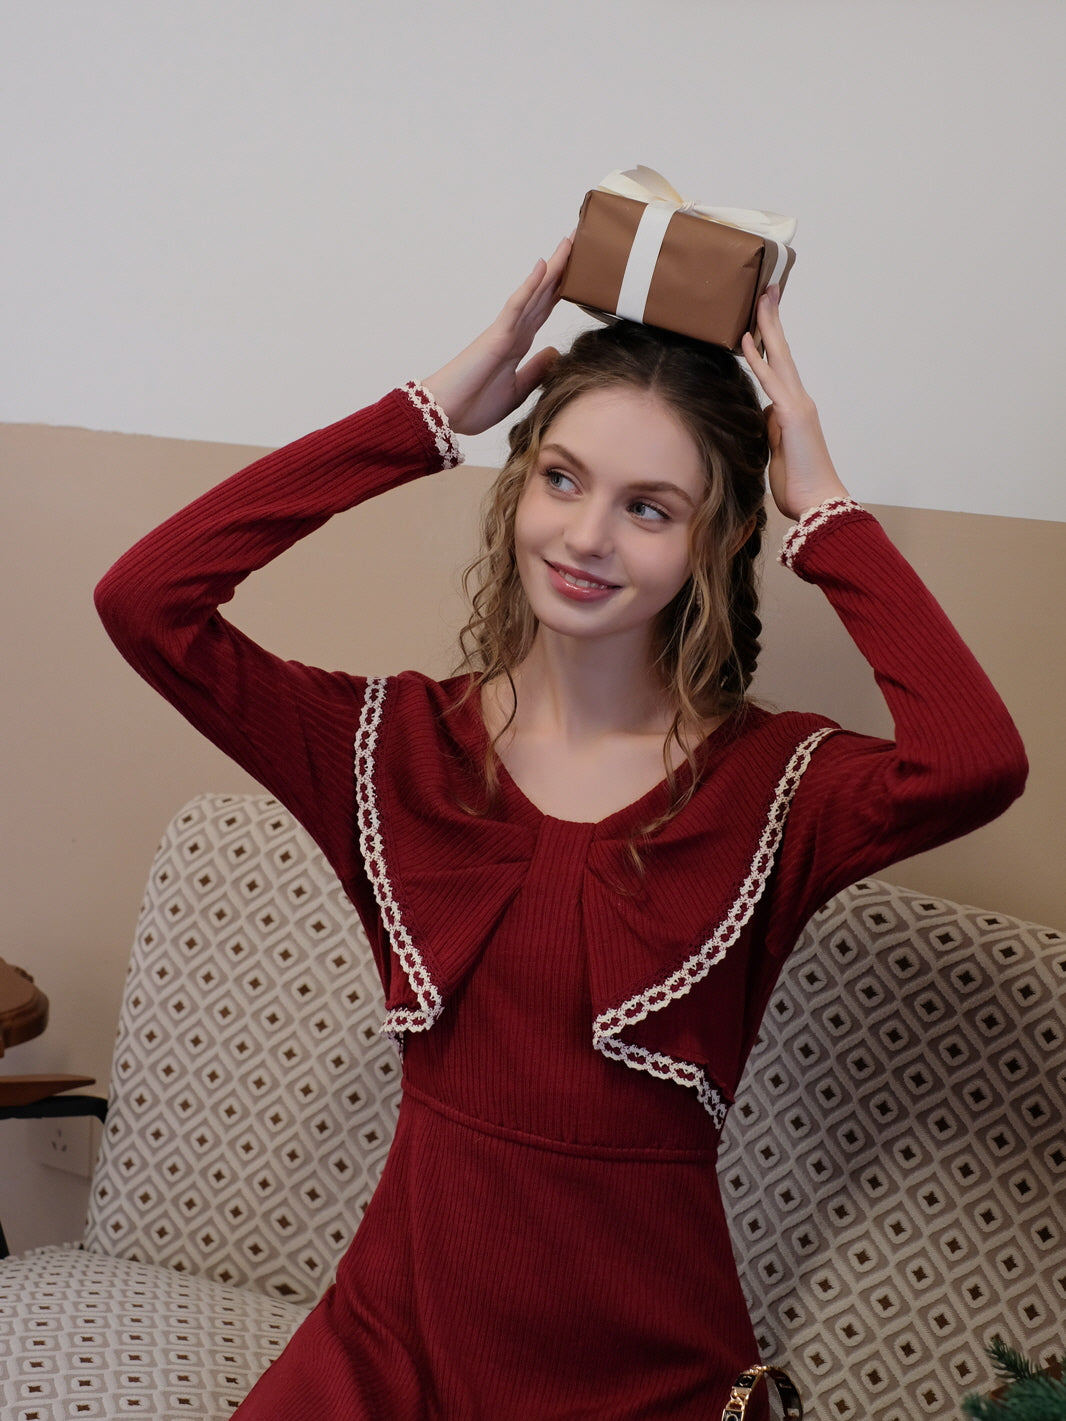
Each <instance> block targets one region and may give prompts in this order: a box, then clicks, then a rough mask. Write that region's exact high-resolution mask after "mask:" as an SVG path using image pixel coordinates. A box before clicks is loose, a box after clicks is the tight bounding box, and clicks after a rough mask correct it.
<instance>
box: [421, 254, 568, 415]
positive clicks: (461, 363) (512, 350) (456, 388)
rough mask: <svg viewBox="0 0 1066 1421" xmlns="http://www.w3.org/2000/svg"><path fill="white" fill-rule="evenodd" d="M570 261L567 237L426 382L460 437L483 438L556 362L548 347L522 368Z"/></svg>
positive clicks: (550, 347) (555, 352) (424, 384)
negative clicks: (488, 322)
mask: <svg viewBox="0 0 1066 1421" xmlns="http://www.w3.org/2000/svg"><path fill="white" fill-rule="evenodd" d="M569 259H570V238H569V237H564V238H563V240H562V241H561V242H560V243H559V245H558V246H557V247H556V249H555V251H554V252H553V253H552V255H551V256H550V257H549V258H548V260H547V261H543V260H541V261H538V262H537V264H536V266H535V267H534V268H533V270H532V271H531V272H530V274H529V275H528V276H527V277H526V279H525V281H523V283H522V285H521V286H520V287H519V288H518V290H517V291H516V292H515V293H514V295H513V296H511V297H510V298H509V299H508V301H507V304H506V305H505V306H504V308H503V310H502V311H501V312H500V314H499V315H498V316H497V317H496V319H495V320H494V321H493V323H492V325H491V326H489V328H488V329H487V330H485V331H482V333H481V334H480V335H479V336H478V337H477V339H476V340H474V341H472V342H471V344H470V345H468V346H467V347H466V349H465V350H463V351H460V353H459V354H458V355H457V356H456V357H455V358H454V359H453V360H449V362H448V364H447V365H444V366H442V367H441V368H440V370H438V371H437V372H436V374H435V375H430V376H429V377H428V379H425V380H423V381H422V384H423V386H424V387H425V388H426V389H427V390H428V391H429V393H430V394H431V395H432V396H433V398H434V399H435V400H436V401H437V403H438V404H439V405H440V407H441V409H442V410H443V411H444V413H445V414H446V415H447V416H448V421H449V423H450V424H451V427H452V429H453V430H455V432H456V433H457V434H480V433H481V432H482V431H483V430H486V429H491V428H492V426H493V425H494V424H498V423H499V422H500V420H501V419H506V418H507V416H508V415H509V414H511V413H512V412H513V411H514V410H516V409H517V408H518V406H519V405H520V404H522V402H523V401H524V400H525V399H526V398H527V396H528V395H530V394H531V393H532V392H533V391H534V390H535V389H536V388H537V386H538V385H539V384H540V383H541V381H542V380H543V379H544V377H545V376H546V375H547V373H548V371H549V370H550V369H551V367H552V365H553V364H554V363H555V361H556V359H557V358H558V355H559V352H558V351H557V350H556V349H555V348H554V347H553V346H547V347H546V348H545V349H544V350H540V351H538V352H537V354H536V355H534V356H531V357H530V359H529V360H527V361H526V363H525V364H524V365H520V364H519V362H520V361H522V360H523V359H525V356H526V355H527V353H528V351H529V347H530V346H531V345H532V344H533V338H534V337H535V336H536V334H537V332H538V331H539V330H540V328H541V326H542V325H543V324H544V322H545V321H546V320H547V319H548V316H549V314H550V313H551V310H552V307H553V306H554V305H555V303H556V301H557V300H558V299H559V283H560V282H561V281H562V277H563V272H564V271H565V269H566V263H567V262H568V260H569Z"/></svg>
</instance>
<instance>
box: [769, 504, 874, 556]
mask: <svg viewBox="0 0 1066 1421" xmlns="http://www.w3.org/2000/svg"><path fill="white" fill-rule="evenodd" d="M862 511H863V508H862V505H861V504H859V503H856V502H855V500H854V499H852V498H830V499H828V500H827V501H826V502H825V503H822V504H819V505H818V507H817V508H808V509H807V512H806V513H805V514H804V515H803V517H802V518H801V519H800V520H799V522H798V523H797V524H796V525H795V527H793V528H790V529H789V530H788V532H787V533H786V535H785V541H784V542H783V543H782V544H781V553H780V556H779V558H778V561H779V562H782V563H784V565H785V567H787V568H792V567H794V566H795V562H796V558H797V557H798V556H799V554H800V552H801V550H802V548H803V545H804V543H806V541H807V539H808V538H809V537H810V535H811V534H812V533H813V532H815V531H816V530H817V529H818V528H824V527H825V525H826V524H827V523H829V522H831V521H832V520H833V519H834V518H838V517H839V516H840V515H841V514H842V513H862Z"/></svg>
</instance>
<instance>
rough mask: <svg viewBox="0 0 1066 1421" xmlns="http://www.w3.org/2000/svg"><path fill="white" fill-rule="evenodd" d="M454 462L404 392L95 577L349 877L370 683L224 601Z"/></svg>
mask: <svg viewBox="0 0 1066 1421" xmlns="http://www.w3.org/2000/svg"><path fill="white" fill-rule="evenodd" d="M457 462H458V454H457V453H456V451H455V449H454V445H453V444H452V442H451V437H450V433H449V432H448V430H447V427H446V425H445V424H444V422H443V420H442V419H441V418H440V417H439V414H438V412H437V411H436V410H435V409H434V408H433V407H432V406H430V405H429V403H428V402H427V401H426V399H425V397H424V395H423V394H422V392H420V391H419V390H418V388H417V387H408V389H407V390H405V391H393V392H392V393H391V394H389V395H387V396H385V398H384V399H382V400H380V401H379V402H378V403H377V404H376V405H373V406H371V407H369V408H368V409H365V410H362V411H360V412H358V413H356V414H353V415H350V416H349V417H347V418H346V419H343V420H341V421H340V422H338V423H337V424H334V425H331V426H329V427H328V428H326V429H323V430H320V431H318V432H317V433H314V434H310V435H308V436H307V437H306V438H304V439H300V440H298V441H297V442H296V443H294V444H290V445H288V446H287V447H285V448H284V449H280V450H277V451H276V452H275V453H272V454H269V455H267V456H266V457H265V458H263V459H260V460H258V461H257V462H256V463H254V464H252V465H250V466H249V467H248V468H247V469H244V470H242V471H241V472H240V473H237V474H235V475H233V477H232V478H230V479H228V480H226V481H225V482H224V483H222V484H220V485H219V486H218V487H217V488H214V489H212V490H210V491H209V492H208V493H206V494H204V495H203V496H202V497H201V498H199V499H197V500H196V501H195V502H194V503H192V504H190V505H189V506H188V507H187V508H185V509H183V510H182V511H181V512H180V513H177V514H175V515H174V517H172V518H170V519H168V521H167V522H165V523H164V524H162V525H161V526H160V527H159V528H157V529H156V530H155V531H154V532H152V533H150V534H149V535H148V536H147V537H146V538H144V539H142V540H141V542H139V543H138V544H137V545H136V546H135V547H133V548H132V549H131V550H130V551H129V552H128V553H126V554H125V555H124V556H123V557H122V558H121V559H120V560H119V561H118V562H117V563H116V564H115V565H114V567H112V568H111V570H110V571H109V572H108V573H107V574H106V576H105V577H104V578H103V580H102V581H101V582H100V584H99V586H98V588H97V590H96V604H97V608H98V610H99V613H100V616H101V618H102V620H103V622H104V625H105V627H106V628H107V631H108V633H109V634H110V636H111V637H112V639H113V640H114V642H115V644H116V645H117V646H118V648H119V650H120V651H121V652H122V654H123V656H125V658H126V659H127V660H128V661H129V663H130V664H131V665H132V666H133V668H134V669H135V670H136V671H137V672H138V673H139V674H140V675H141V676H143V677H144V678H145V680H146V681H148V682H149V684H150V685H152V686H153V687H155V689H156V690H158V691H159V692H160V693H161V694H162V695H163V696H165V697H166V699H167V700H168V701H170V702H171V703H172V704H173V705H174V706H175V707H176V708H177V709H178V710H179V711H180V712H181V713H182V714H183V715H184V716H185V717H186V718H187V719H188V720H189V721H190V722H191V723H192V724H193V725H195V726H196V728H197V729H198V730H200V731H201V732H202V733H203V734H204V735H206V736H207V737H208V738H209V739H210V740H212V741H213V742H214V744H216V745H217V746H219V748H220V749H222V750H223V751H224V752H225V753H226V754H228V755H230V756H231V757H232V758H233V759H234V760H236V761H237V763H238V764H240V765H241V766H242V767H243V768H244V769H246V770H247V771H248V772H249V773H250V774H251V775H253V776H254V777H255V778H256V779H257V780H258V781H259V782H260V783H261V784H263V785H264V786H265V787H266V788H267V789H268V790H269V791H270V792H271V793H272V794H275V795H276V796H277V797H278V798H279V799H280V800H281V801H282V802H283V803H285V804H286V805H287V806H288V807H289V808H290V809H291V810H292V811H293V813H294V814H295V815H296V817H297V818H298V819H300V821H301V822H302V823H303V824H304V825H305V826H306V827H307V828H308V830H309V831H310V832H311V834H312V835H313V836H314V837H315V838H316V839H317V840H318V842H319V843H320V844H321V846H322V847H323V849H324V850H325V852H326V853H327V856H328V857H329V858H330V859H331V861H332V862H333V864H334V867H335V868H336V869H337V871H338V873H339V874H340V876H341V878H342V879H344V880H347V878H348V877H349V876H350V875H351V873H352V871H353V869H354V862H353V861H352V855H353V852H354V850H353V846H352V843H351V826H352V824H353V823H354V815H353V796H354V790H353V784H352V780H353V774H352V756H353V752H352V743H353V740H354V736H355V730H356V725H357V722H358V716H359V711H360V707H361V704H362V697H363V693H364V688H365V683H364V682H363V681H362V680H361V679H360V678H358V677H354V676H348V675H344V674H339V673H327V672H325V671H321V670H318V669H316V668H313V667H309V666H304V665H302V664H300V663H298V662H292V661H283V660H281V659H280V658H278V657H276V656H274V655H272V654H271V653H270V652H268V651H266V650H264V649H263V648H262V647H260V646H258V645H257V644H256V643H255V642H254V641H252V640H251V639H250V638H248V637H247V636H245V635H244V634H243V633H242V632H240V631H239V630H238V629H237V628H236V627H234V626H232V625H231V624H230V623H229V622H228V621H226V619H225V618H224V617H223V616H222V615H221V614H220V612H219V607H220V606H221V605H222V604H224V603H225V602H227V601H229V600H230V598H232V596H233V594H234V591H235V589H236V587H237V585H238V584H239V583H240V582H241V581H242V580H243V579H244V578H245V577H247V576H248V575H249V574H251V573H252V572H254V571H256V570H257V569H258V568H261V567H263V566H264V565H265V564H266V563H268V562H269V561H271V559H273V558H275V557H277V556H278V555H279V554H280V553H282V552H283V551H284V550H285V549H286V548H288V547H290V546H291V545H292V544H293V543H295V542H296V541H297V540H298V539H300V538H303V537H305V536H306V535H307V534H308V533H311V532H312V531H314V530H315V529H316V528H318V527H320V526H321V525H322V524H323V523H324V522H326V520H327V519H329V518H330V517H332V516H333V515H334V514H336V513H340V512H342V511H344V510H345V509H348V508H351V507H354V506H355V505H356V504H358V503H361V502H363V501H364V500H365V499H368V498H371V497H373V496H374V495H375V494H377V493H380V492H382V491H384V490H385V489H388V488H392V487H395V486H397V485H399V484H402V483H406V482H408V481H410V480H411V479H413V478H417V477H419V476H421V475H423V474H428V473H431V472H435V471H436V470H438V469H440V468H442V467H450V466H451V465H453V464H455V463H457Z"/></svg>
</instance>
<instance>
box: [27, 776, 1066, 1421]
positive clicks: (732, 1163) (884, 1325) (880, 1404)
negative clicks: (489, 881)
mask: <svg viewBox="0 0 1066 1421" xmlns="http://www.w3.org/2000/svg"><path fill="white" fill-rule="evenodd" d="M1064 1003H1066V934H1063V933H1059V932H1055V931H1053V930H1051V929H1048V928H1041V927H1037V926H1034V925H1031V924H1025V923H1021V922H1018V921H1016V920H1014V919H1010V918H1006V917H1003V916H1001V915H997V914H993V913H989V912H982V911H979V910H977V909H971V908H959V907H958V906H956V905H955V904H952V903H946V902H942V901H940V900H937V899H934V898H929V897H923V896H921V895H919V894H915V893H912V892H909V891H908V890H905V889H899V888H893V887H890V886H889V885H887V884H884V883H880V882H876V881H873V880H871V881H867V882H862V883H858V884H855V885H854V886H853V887H852V888H850V889H848V890H846V891H845V892H844V893H842V894H841V895H839V897H837V898H835V899H834V900H833V901H832V902H831V903H830V904H828V905H827V906H826V908H824V909H823V910H822V911H821V912H820V913H818V914H817V915H816V916H815V918H814V919H812V921H811V923H810V924H809V925H808V927H807V929H806V931H805V933H804V935H803V938H802V940H801V942H800V944H799V946H798V948H797V950H796V952H795V954H794V955H793V957H792V958H791V960H790V962H789V964H788V965H787V968H786V971H785V973H784V975H783V977H782V979H781V982H780V984H779V986H778V988H777V990H776V992H775V994H774V996H773V999H772V1001H771V1004H770V1007H769V1009H768V1012H767V1016H766V1021H765V1024H764V1029H763V1033H762V1036H761V1038H760V1041H759V1043H758V1044H757V1046H756V1048H755V1051H754V1053H753V1055H752V1058H751V1061H750V1063H749V1067H748V1070H747V1072H746V1075H745V1080H744V1084H743V1087H742V1090H741V1093H740V1096H739V1098H738V1101H737V1103H736V1105H735V1106H734V1108H733V1110H732V1112H731V1113H730V1117H729V1119H728V1122H727V1125H726V1133H725V1139H724V1142H723V1148H722V1156H721V1160H720V1173H721V1177H722V1188H723V1195H724V1198H725V1203H726V1209H727V1212H728V1214H729V1216H730V1223H731V1228H732V1230H733V1236H734V1240H735V1244H736V1250H737V1254H738V1257H739V1259H740V1262H741V1272H742V1277H743V1280H744V1284H745V1289H746V1291H747V1294H748V1297H749V1301H750V1304H751V1307H752V1313H753V1317H754V1320H755V1325H756V1332H757V1335H758V1336H759V1341H760V1347H761V1348H762V1351H763V1355H764V1359H765V1360H767V1361H775V1362H779V1363H781V1364H782V1365H784V1366H785V1367H786V1368H787V1369H788V1371H789V1372H790V1373H791V1374H792V1375H793V1376H794V1377H795V1379H796V1381H797V1383H798V1385H799V1388H800V1391H801V1394H802V1396H803V1400H804V1403H805V1406H806V1407H807V1413H808V1414H809V1415H811V1416H814V1417H819V1416H824V1417H826V1418H830V1417H831V1418H834V1421H860V1419H861V1421H921V1418H931V1421H949V1418H955V1417H956V1416H957V1415H958V1414H959V1400H960V1398H961V1397H962V1395H963V1394H964V1393H965V1392H967V1391H970V1390H975V1389H982V1388H983V1387H984V1386H985V1385H986V1384H987V1383H988V1381H989V1369H988V1365H987V1363H986V1361H985V1359H984V1357H983V1352H982V1349H983V1344H984V1343H985V1341H987V1339H988V1338H989V1337H991V1336H992V1335H993V1334H994V1333H997V1332H998V1333H1001V1334H1002V1335H1003V1336H1005V1337H1007V1338H1008V1339H1009V1340H1011V1341H1012V1342H1014V1343H1015V1344H1016V1345H1017V1346H1019V1347H1020V1348H1021V1349H1022V1350H1023V1351H1026V1352H1027V1353H1028V1354H1029V1355H1030V1356H1033V1357H1037V1358H1041V1357H1046V1356H1049V1355H1050V1354H1051V1353H1053V1352H1055V1351H1056V1350H1058V1351H1061V1350H1062V1348H1063V1346H1064V1342H1063V1334H1062V1322H1061V1319H1062V1317H1063V1316H1066V1125H1064V1121H1066V1007H1064ZM382 1014H383V1004H382V1000H381V993H380V988H379V986H378V984H377V980H376V976H375V973H374V969H373V966H372V963H371V961H370V954H369V951H368V949H367V946H366V942H365V938H364V936H363V933H362V929H361V928H360V926H359V924H358V920H357V918H356V916H355V914H354V911H353V910H352V908H351V907H350V905H349V904H348V900H347V899H346V898H345V897H344V895H343V893H342V891H341V889H340V887H339V885H338V884H337V882H336V880H335V878H334V876H333V874H332V872H331V871H330V869H329V868H328V867H327V866H326V864H325V863H324V861H323V859H322V857H321V855H320V854H319V853H318V851H317V850H316V849H315V848H314V846H313V845H312V843H311V841H310V840H309V838H308V837H307V836H306V835H305V834H304V832H303V831H302V830H301V829H300V828H298V826H296V825H295V824H294V822H293V820H292V819H291V817H290V816H289V815H288V814H287V813H286V812H285V811H284V810H282V809H281V808H280V807H279V805H278V804H277V803H276V802H275V801H274V800H272V799H269V798H267V797H266V796H260V795H236V796H221V795H205V796H201V797H199V798H197V799H196V800H194V801H193V802H192V803H191V804H189V805H187V806H186V807H185V808H184V809H183V810H182V811H181V812H180V813H179V814H178V815H177V816H176V817H175V819H174V821H173V822H172V824H171V825H170V827H169V829H168V830H167V833H166V835H165V837H164V840H163V843H162V845H161V847H160V850H159V853H158V855H157V857H156V860H155V862H154V864H153V866H152V871H151V877H150V880H149V883H148V888H147V891H146V895H145V900H144V906H143V909H142V912H141V917H140V920H139V923H138V928H137V936H136V942H135V944H134V950H133V956H132V960H131V964H130V974H129V978H128V981H127V987H126V992H125V996H124V1000H123V1005H122V1011H121V1019H120V1024H119V1033H118V1040H117V1044H116V1049H115V1057H114V1062H113V1076H112V1082H111V1090H112V1096H111V1099H112V1104H111V1108H110V1111H109V1115H108V1121H107V1125H106V1128H105V1132H104V1143H103V1147H102V1151H101V1157H100V1161H99V1164H98V1167H97V1171H96V1175H95V1177H94V1181H93V1186H92V1196H91V1205H90V1218H89V1224H88V1229H87V1233H86V1238H85V1246H84V1247H83V1248H79V1247H73V1246H71V1247H66V1248H54V1249H45V1250H41V1251H39V1252H36V1253H32V1254H27V1255H24V1256H23V1257H21V1258H14V1259H9V1260H6V1261H4V1262H2V1263H0V1415H2V1416H3V1417H4V1418H5V1421H6V1418H10V1421H69V1418H75V1417H91V1418H97V1417H104V1418H118V1417H129V1416H134V1415H149V1416H153V1417H156V1418H162V1421H171V1419H172V1418H177V1417H180V1416H194V1417H199V1418H221V1417H225V1416H228V1415H229V1414H230V1413H231V1412H232V1411H233V1410H234V1408H235V1407H236V1406H237V1404H238V1402H239V1401H240V1400H241V1398H242V1397H243V1396H244V1394H245V1393H246V1392H247V1391H248V1389H249V1388H250V1386H251V1384H252V1382H253V1381H254V1380H255V1378H256V1377H257V1376H258V1375H259V1374H260V1372H261V1371H262V1370H263V1368H264V1367H265V1366H266V1365H267V1364H268V1363H269V1362H270V1360H271V1359H272V1358H273V1357H274V1356H276V1355H277V1353H278V1352H279V1351H280V1350H281V1348H282V1347H283V1346H284V1343H285V1341H286V1340H287V1339H288V1337H289V1336H290V1335H291V1333H292V1331H293V1330H294V1329H295V1327H296V1326H297V1325H298V1323H299V1322H300V1320H301V1319H302V1318H303V1317H304V1316H305V1315H306V1312H307V1311H308V1309H309V1308H310V1306H311V1305H312V1304H313V1302H314V1301H315V1299H316V1298H317V1297H318V1296H319V1295H320V1294H321V1292H322V1291H323V1289H324V1288H325V1286H326V1284H327V1282H328V1281H329V1279H330V1276H331V1274H332V1271H333V1268H334V1266H335V1263H336V1261H337V1259H338V1257H339V1255H340V1253H341V1252H342V1251H343V1250H344V1248H345V1246H346V1245H347V1243H348V1240H349V1239H350V1237H351V1234H352V1233H353V1232H354V1230H355V1228H356V1227H357V1225H358V1221H359V1218H360V1217H361V1212H362V1209H363V1207H364V1206H365V1204H366V1201H367V1199H368V1198H369V1196H370V1193H371V1192H372V1190H373V1188H374V1185H375V1183H376V1181H377V1177H378V1175H379V1173H380V1170H381V1167H382V1164H383V1162H384V1157H385V1154H386V1152H387V1148H388V1143H389V1140H390V1139H391V1135H392V1130H393V1125H394V1121H395V1114H396V1107H397V1103H398V1095H399V1068H398V1063H397V1060H396V1056H395V1053H394V1050H393V1048H392V1046H391V1044H390V1043H389V1042H388V1041H387V1040H385V1039H384V1038H382V1037H381V1036H380V1035H379V1034H378V1027H379V1024H380V1021H381V1018H382Z"/></svg>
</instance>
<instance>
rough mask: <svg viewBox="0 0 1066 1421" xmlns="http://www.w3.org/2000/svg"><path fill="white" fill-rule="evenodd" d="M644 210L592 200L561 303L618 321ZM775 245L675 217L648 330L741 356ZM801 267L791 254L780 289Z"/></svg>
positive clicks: (628, 202)
mask: <svg viewBox="0 0 1066 1421" xmlns="http://www.w3.org/2000/svg"><path fill="white" fill-rule="evenodd" d="M643 212H644V203H642V202H637V201H635V200H634V199H633V198H629V197H619V196H617V195H616V194H615V193H609V192H595V191H594V192H590V193H588V194H587V195H586V197H585V201H584V203H583V204H582V207H581V215H580V217H579V219H578V225H577V231H576V232H575V233H574V242H573V250H572V252H571V255H570V262H569V265H568V266H567V268H566V273H565V275H564V277H563V284H562V288H561V290H560V293H559V294H560V295H561V296H562V297H563V299H564V300H567V301H573V302H575V303H576V304H577V305H578V306H581V307H583V308H584V309H585V310H586V311H588V312H589V314H590V315H594V316H598V317H600V318H601V319H603V318H607V319H614V318H615V307H616V305H617V301H618V293H619V290H620V288H621V285H622V277H623V275H624V273H625V269H626V262H627V261H628V259H629V251H630V248H631V247H632V245H633V237H634V235H635V233H636V230H637V226H638V224H639V222H640V219H641V216H642V215H643ZM776 255H777V254H776V250H775V245H774V243H772V242H767V241H766V239H765V238H763V237H758V236H755V235H754V234H753V233H751V232H742V231H741V230H740V229H739V228H737V227H728V226H726V225H725V224H724V223H722V222H712V221H710V220H708V219H707V218H706V217H697V216H695V215H693V214H691V213H686V212H675V213H674V215H673V217H672V218H671V219H670V225H669V226H668V227H667V229H666V236H665V238H664V239H663V244H662V249H661V251H660V252H659V259H658V261H657V262H656V265H655V272H654V275H653V276H652V279H651V286H650V288H649V290H648V301H647V305H646V306H645V309H644V324H645V325H649V326H661V327H663V328H664V329H665V330H668V331H676V332H678V333H679V334H681V335H688V336H695V337H696V339H697V340H705V341H710V342H712V343H713V344H715V345H724V346H726V347H728V349H730V350H739V348H740V339H741V336H743V334H744V332H745V331H751V332H752V334H754V333H755V305H756V302H757V301H758V299H759V297H760V296H761V295H762V293H763V291H764V290H765V289H766V284H767V282H768V281H769V278H770V276H771V274H772V272H773V268H774V262H775V259H776ZM795 260H796V254H795V252H794V251H793V250H792V249H791V248H789V252H788V261H787V264H786V266H785V270H784V273H783V274H782V276H781V279H780V282H779V285H780V286H781V287H784V285H785V282H786V281H787V279H788V274H789V272H790V271H791V270H792V266H793V264H794V262H795Z"/></svg>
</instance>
